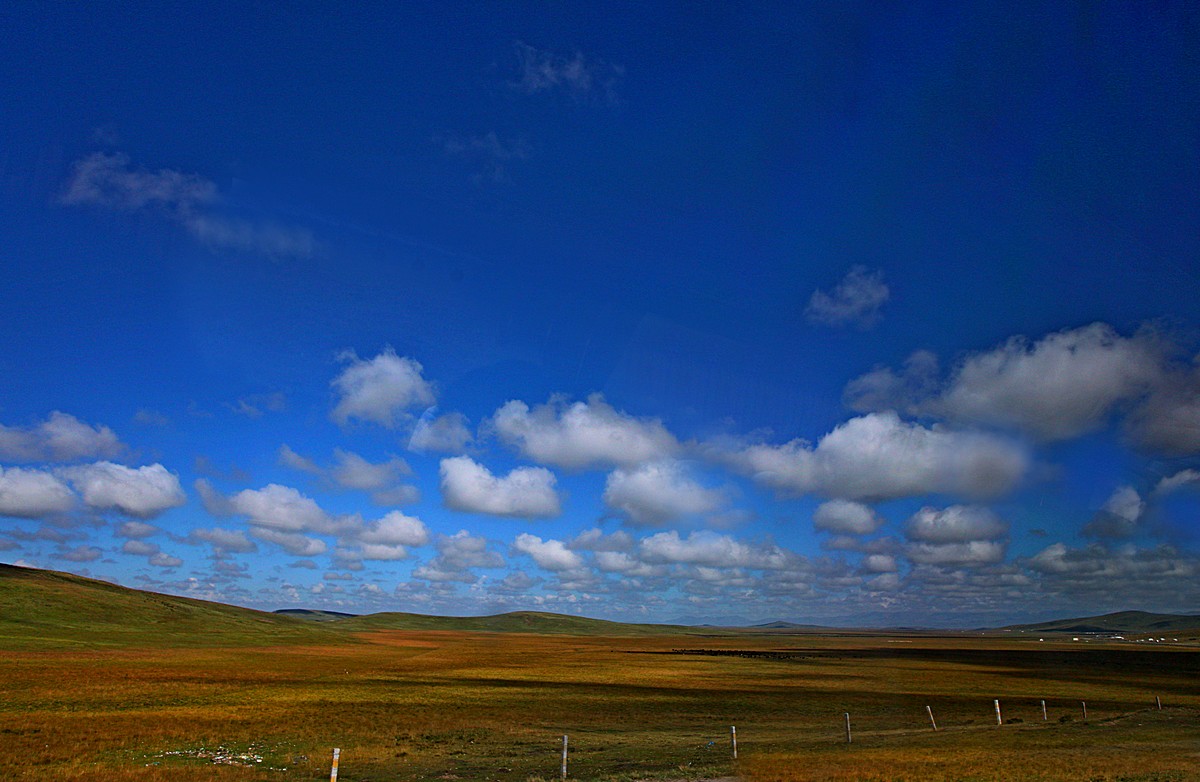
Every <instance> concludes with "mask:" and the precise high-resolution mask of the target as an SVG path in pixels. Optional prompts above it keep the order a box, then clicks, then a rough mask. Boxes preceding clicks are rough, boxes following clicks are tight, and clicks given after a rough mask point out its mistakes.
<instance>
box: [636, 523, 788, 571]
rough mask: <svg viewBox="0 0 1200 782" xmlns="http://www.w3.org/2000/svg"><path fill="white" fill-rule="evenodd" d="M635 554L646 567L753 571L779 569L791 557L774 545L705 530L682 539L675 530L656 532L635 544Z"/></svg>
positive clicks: (784, 565)
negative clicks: (636, 546) (748, 542)
mask: <svg viewBox="0 0 1200 782" xmlns="http://www.w3.org/2000/svg"><path fill="white" fill-rule="evenodd" d="M638 555H639V557H640V558H641V559H642V561H644V562H647V563H650V564H656V563H662V564H686V565H704V566H708V567H724V568H731V567H748V568H755V569H779V568H783V567H786V566H787V565H788V564H789V563H790V561H791V559H792V555H789V554H788V552H786V551H784V550H783V549H781V548H779V547H778V546H773V545H766V546H750V545H747V544H745V543H742V542H740V541H737V540H734V539H733V538H732V537H730V536H728V535H718V534H716V533H715V532H709V531H707V530H700V531H696V532H691V533H689V534H688V536H687V537H686V538H681V537H680V536H679V533H678V532H676V531H675V530H671V531H669V532H659V533H657V534H655V535H651V536H650V537H648V538H643V539H642V540H641V541H640V542H639V544H638Z"/></svg>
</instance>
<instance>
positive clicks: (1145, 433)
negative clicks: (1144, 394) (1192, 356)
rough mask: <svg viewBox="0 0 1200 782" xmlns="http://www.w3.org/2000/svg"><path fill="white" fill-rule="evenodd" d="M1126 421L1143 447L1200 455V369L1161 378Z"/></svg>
mask: <svg viewBox="0 0 1200 782" xmlns="http://www.w3.org/2000/svg"><path fill="white" fill-rule="evenodd" d="M1126 424H1127V429H1128V431H1129V434H1130V435H1131V437H1132V438H1133V440H1134V441H1135V442H1136V443H1137V444H1138V445H1140V446H1142V447H1143V448H1147V449H1149V450H1151V451H1155V452H1158V453H1161V454H1164V455H1167V456H1194V455H1196V454H1200V370H1193V371H1191V372H1190V373H1185V372H1174V373H1171V374H1170V375H1168V376H1167V377H1165V378H1164V379H1163V381H1162V382H1161V383H1160V384H1159V385H1158V387H1157V388H1156V389H1155V391H1154V393H1152V394H1151V395H1150V396H1149V398H1148V399H1146V400H1145V403H1144V404H1142V405H1141V406H1140V407H1139V408H1137V409H1136V410H1134V412H1133V414H1132V415H1131V416H1130V417H1129V420H1128V421H1127V422H1126Z"/></svg>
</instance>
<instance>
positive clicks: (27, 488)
mask: <svg viewBox="0 0 1200 782" xmlns="http://www.w3.org/2000/svg"><path fill="white" fill-rule="evenodd" d="M73 507H75V494H74V493H73V492H72V491H71V489H70V488H68V487H67V485H66V484H65V483H63V482H62V481H61V480H60V479H59V478H58V477H57V476H55V475H53V474H51V473H49V472H46V471H45V470H35V469H23V468H21V467H9V468H8V469H5V468H4V467H0V516H12V517H15V518H19V519H40V518H43V517H45V516H50V515H52V514H55V513H65V512H67V511H69V510H71V509H72V508H73Z"/></svg>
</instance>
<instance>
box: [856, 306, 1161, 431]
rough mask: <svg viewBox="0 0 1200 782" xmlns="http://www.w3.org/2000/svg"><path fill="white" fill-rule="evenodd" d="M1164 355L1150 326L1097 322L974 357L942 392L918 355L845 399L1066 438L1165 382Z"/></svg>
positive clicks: (931, 367) (872, 375)
mask: <svg viewBox="0 0 1200 782" xmlns="http://www.w3.org/2000/svg"><path fill="white" fill-rule="evenodd" d="M1166 352H1167V345H1166V343H1165V341H1164V340H1162V339H1161V338H1160V337H1158V336H1156V335H1155V334H1153V333H1151V332H1149V331H1143V332H1140V333H1138V334H1136V335H1134V336H1132V337H1122V336H1121V335H1120V334H1118V333H1117V332H1116V331H1115V330H1114V329H1113V328H1112V327H1111V326H1109V325H1107V324H1105V323H1093V324H1091V325H1088V326H1083V327H1081V328H1077V329H1068V330H1065V331H1060V332H1056V333H1053V334H1048V335H1046V336H1044V337H1043V338H1042V339H1040V340H1038V341H1037V342H1030V340H1029V339H1028V338H1026V337H1023V336H1016V337H1012V338H1010V339H1009V340H1008V341H1006V342H1005V343H1004V344H1003V345H1000V346H999V347H997V348H994V349H992V350H990V351H984V352H980V353H974V354H971V355H968V356H967V357H966V358H964V359H963V360H962V361H960V362H959V364H958V365H957V367H956V368H955V370H954V372H953V373H952V375H951V377H950V379H949V380H948V381H947V382H946V383H945V385H944V386H943V387H942V388H940V390H939V388H938V386H939V383H938V381H937V379H936V373H937V366H936V358H934V357H933V356H932V354H929V353H925V352H920V353H916V354H913V356H912V357H911V358H910V359H909V361H908V362H907V365H906V367H905V370H904V372H903V373H902V374H901V375H896V374H895V373H893V372H892V371H891V370H890V369H886V368H877V369H875V370H873V371H871V372H869V373H868V374H866V375H863V376H862V377H860V378H858V379H856V380H853V381H851V382H850V383H849V384H848V385H847V387H846V401H847V403H848V404H849V405H850V406H851V407H852V408H854V409H856V410H881V409H899V410H903V411H905V412H908V413H911V414H919V415H932V416H936V417H941V418H946V419H948V420H951V421H955V422H958V423H969V424H986V425H991V426H1002V427H1011V428H1014V429H1019V430H1021V431H1024V432H1027V433H1028V434H1030V435H1032V436H1033V437H1035V438H1038V439H1040V440H1047V441H1049V440H1064V439H1069V438H1072V437H1077V436H1079V435H1081V434H1084V433H1086V432H1088V431H1090V430H1093V429H1096V428H1098V427H1100V426H1102V425H1103V424H1104V423H1105V422H1106V421H1107V420H1108V419H1109V417H1110V415H1111V414H1112V412H1113V411H1114V410H1115V409H1117V408H1118V407H1119V406H1121V405H1122V404H1127V403H1132V402H1133V401H1135V400H1137V399H1139V398H1140V397H1142V396H1143V395H1144V394H1146V393H1147V392H1148V391H1149V390H1151V389H1152V388H1153V387H1155V386H1156V384H1158V383H1160V381H1161V380H1162V378H1163V373H1164V368H1165V366H1166V364H1165V355H1166ZM1151 439H1153V438H1152V437H1151Z"/></svg>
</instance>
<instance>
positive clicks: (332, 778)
mask: <svg viewBox="0 0 1200 782" xmlns="http://www.w3.org/2000/svg"><path fill="white" fill-rule="evenodd" d="M341 754H342V751H341V750H340V749H338V748H337V747H334V748H333V768H332V769H331V770H330V771H329V782H337V766H338V757H339V756H341Z"/></svg>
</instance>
